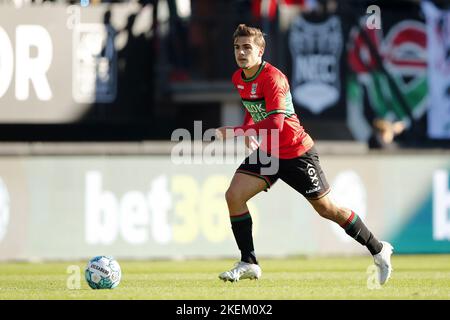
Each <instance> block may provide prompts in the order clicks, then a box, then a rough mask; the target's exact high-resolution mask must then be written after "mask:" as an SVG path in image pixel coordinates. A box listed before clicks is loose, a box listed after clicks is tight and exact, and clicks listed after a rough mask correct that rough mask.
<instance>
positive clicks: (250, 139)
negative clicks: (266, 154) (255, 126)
mask: <svg viewBox="0 0 450 320" xmlns="http://www.w3.org/2000/svg"><path fill="white" fill-rule="evenodd" d="M244 138H245V139H244V141H245V146H246V147H247V148H249V149H250V150H251V151H255V150H256V149H258V148H259V142H258V139H256V138H255V137H254V136H245V137H244Z"/></svg>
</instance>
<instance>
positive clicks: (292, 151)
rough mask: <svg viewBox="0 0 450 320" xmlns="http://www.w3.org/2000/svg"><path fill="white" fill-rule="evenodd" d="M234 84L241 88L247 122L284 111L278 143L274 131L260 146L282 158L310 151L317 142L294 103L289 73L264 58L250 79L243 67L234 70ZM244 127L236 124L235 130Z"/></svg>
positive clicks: (269, 133) (256, 120) (258, 120)
mask: <svg viewBox="0 0 450 320" xmlns="http://www.w3.org/2000/svg"><path fill="white" fill-rule="evenodd" d="M232 81H233V84H234V86H235V87H236V89H237V90H238V91H239V94H240V96H241V99H242V104H243V106H244V108H245V109H246V110H245V118H244V126H246V127H248V125H251V124H252V123H258V122H260V121H262V120H264V119H266V118H267V117H269V116H270V115H272V114H277V113H282V114H283V115H284V117H283V119H284V120H283V121H284V123H283V125H282V130H281V131H280V132H279V140H278V141H277V142H276V143H275V142H274V141H275V138H276V137H274V138H273V139H272V134H271V131H270V130H268V131H267V136H266V137H264V138H263V139H262V141H261V146H260V148H261V149H262V150H263V151H265V152H268V153H270V154H272V155H274V156H277V157H279V158H281V159H292V158H296V157H299V156H301V155H302V154H304V153H305V152H307V151H308V150H309V149H310V148H311V147H312V146H313V144H314V142H313V140H312V139H311V137H310V136H309V135H308V134H307V133H306V132H305V130H304V129H303V127H302V126H301V125H300V121H299V120H298V117H297V114H296V113H295V110H294V105H293V104H292V97H291V92H290V89H289V83H288V80H287V78H286V76H285V75H284V74H283V73H282V72H281V71H280V70H278V69H277V68H275V67H274V66H272V65H271V64H270V63H268V62H265V61H264V62H263V63H262V64H261V66H260V68H259V69H258V71H257V72H256V74H255V75H254V76H253V77H251V78H249V79H246V78H245V76H244V72H243V71H242V69H239V70H237V71H236V72H235V73H234V74H233V78H232ZM241 128H242V127H235V128H234V130H235V132H236V130H238V129H241Z"/></svg>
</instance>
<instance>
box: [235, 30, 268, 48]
mask: <svg viewBox="0 0 450 320" xmlns="http://www.w3.org/2000/svg"><path fill="white" fill-rule="evenodd" d="M238 37H253V41H255V43H256V44H257V45H258V46H259V47H261V48H265V47H266V41H265V40H264V33H262V31H261V30H260V29H258V28H254V27H249V26H246V25H245V24H240V25H238V27H237V28H236V31H234V34H233V42H234V40H236V38H238Z"/></svg>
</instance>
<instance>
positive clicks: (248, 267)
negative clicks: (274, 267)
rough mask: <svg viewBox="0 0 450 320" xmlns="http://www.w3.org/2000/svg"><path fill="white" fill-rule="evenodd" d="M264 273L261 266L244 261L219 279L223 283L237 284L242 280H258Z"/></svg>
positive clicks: (220, 275) (223, 273) (222, 274)
mask: <svg viewBox="0 0 450 320" xmlns="http://www.w3.org/2000/svg"><path fill="white" fill-rule="evenodd" d="M261 274H262V271H261V268H260V266H259V265H257V264H254V263H247V262H243V261H239V262H236V264H235V265H234V267H233V269H231V270H229V271H225V272H222V273H221V274H219V279H220V280H223V281H230V282H236V281H239V280H242V279H250V280H257V279H259V278H260V277H261Z"/></svg>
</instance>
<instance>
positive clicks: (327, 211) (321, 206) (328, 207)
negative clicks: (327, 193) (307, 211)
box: [314, 201, 336, 219]
mask: <svg viewBox="0 0 450 320" xmlns="http://www.w3.org/2000/svg"><path fill="white" fill-rule="evenodd" d="M314 209H315V210H316V211H317V213H318V214H319V215H320V216H321V217H322V218H325V219H333V217H334V215H335V214H336V212H335V210H334V206H333V205H332V204H331V203H329V202H325V201H324V202H318V203H315V204H314Z"/></svg>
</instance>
